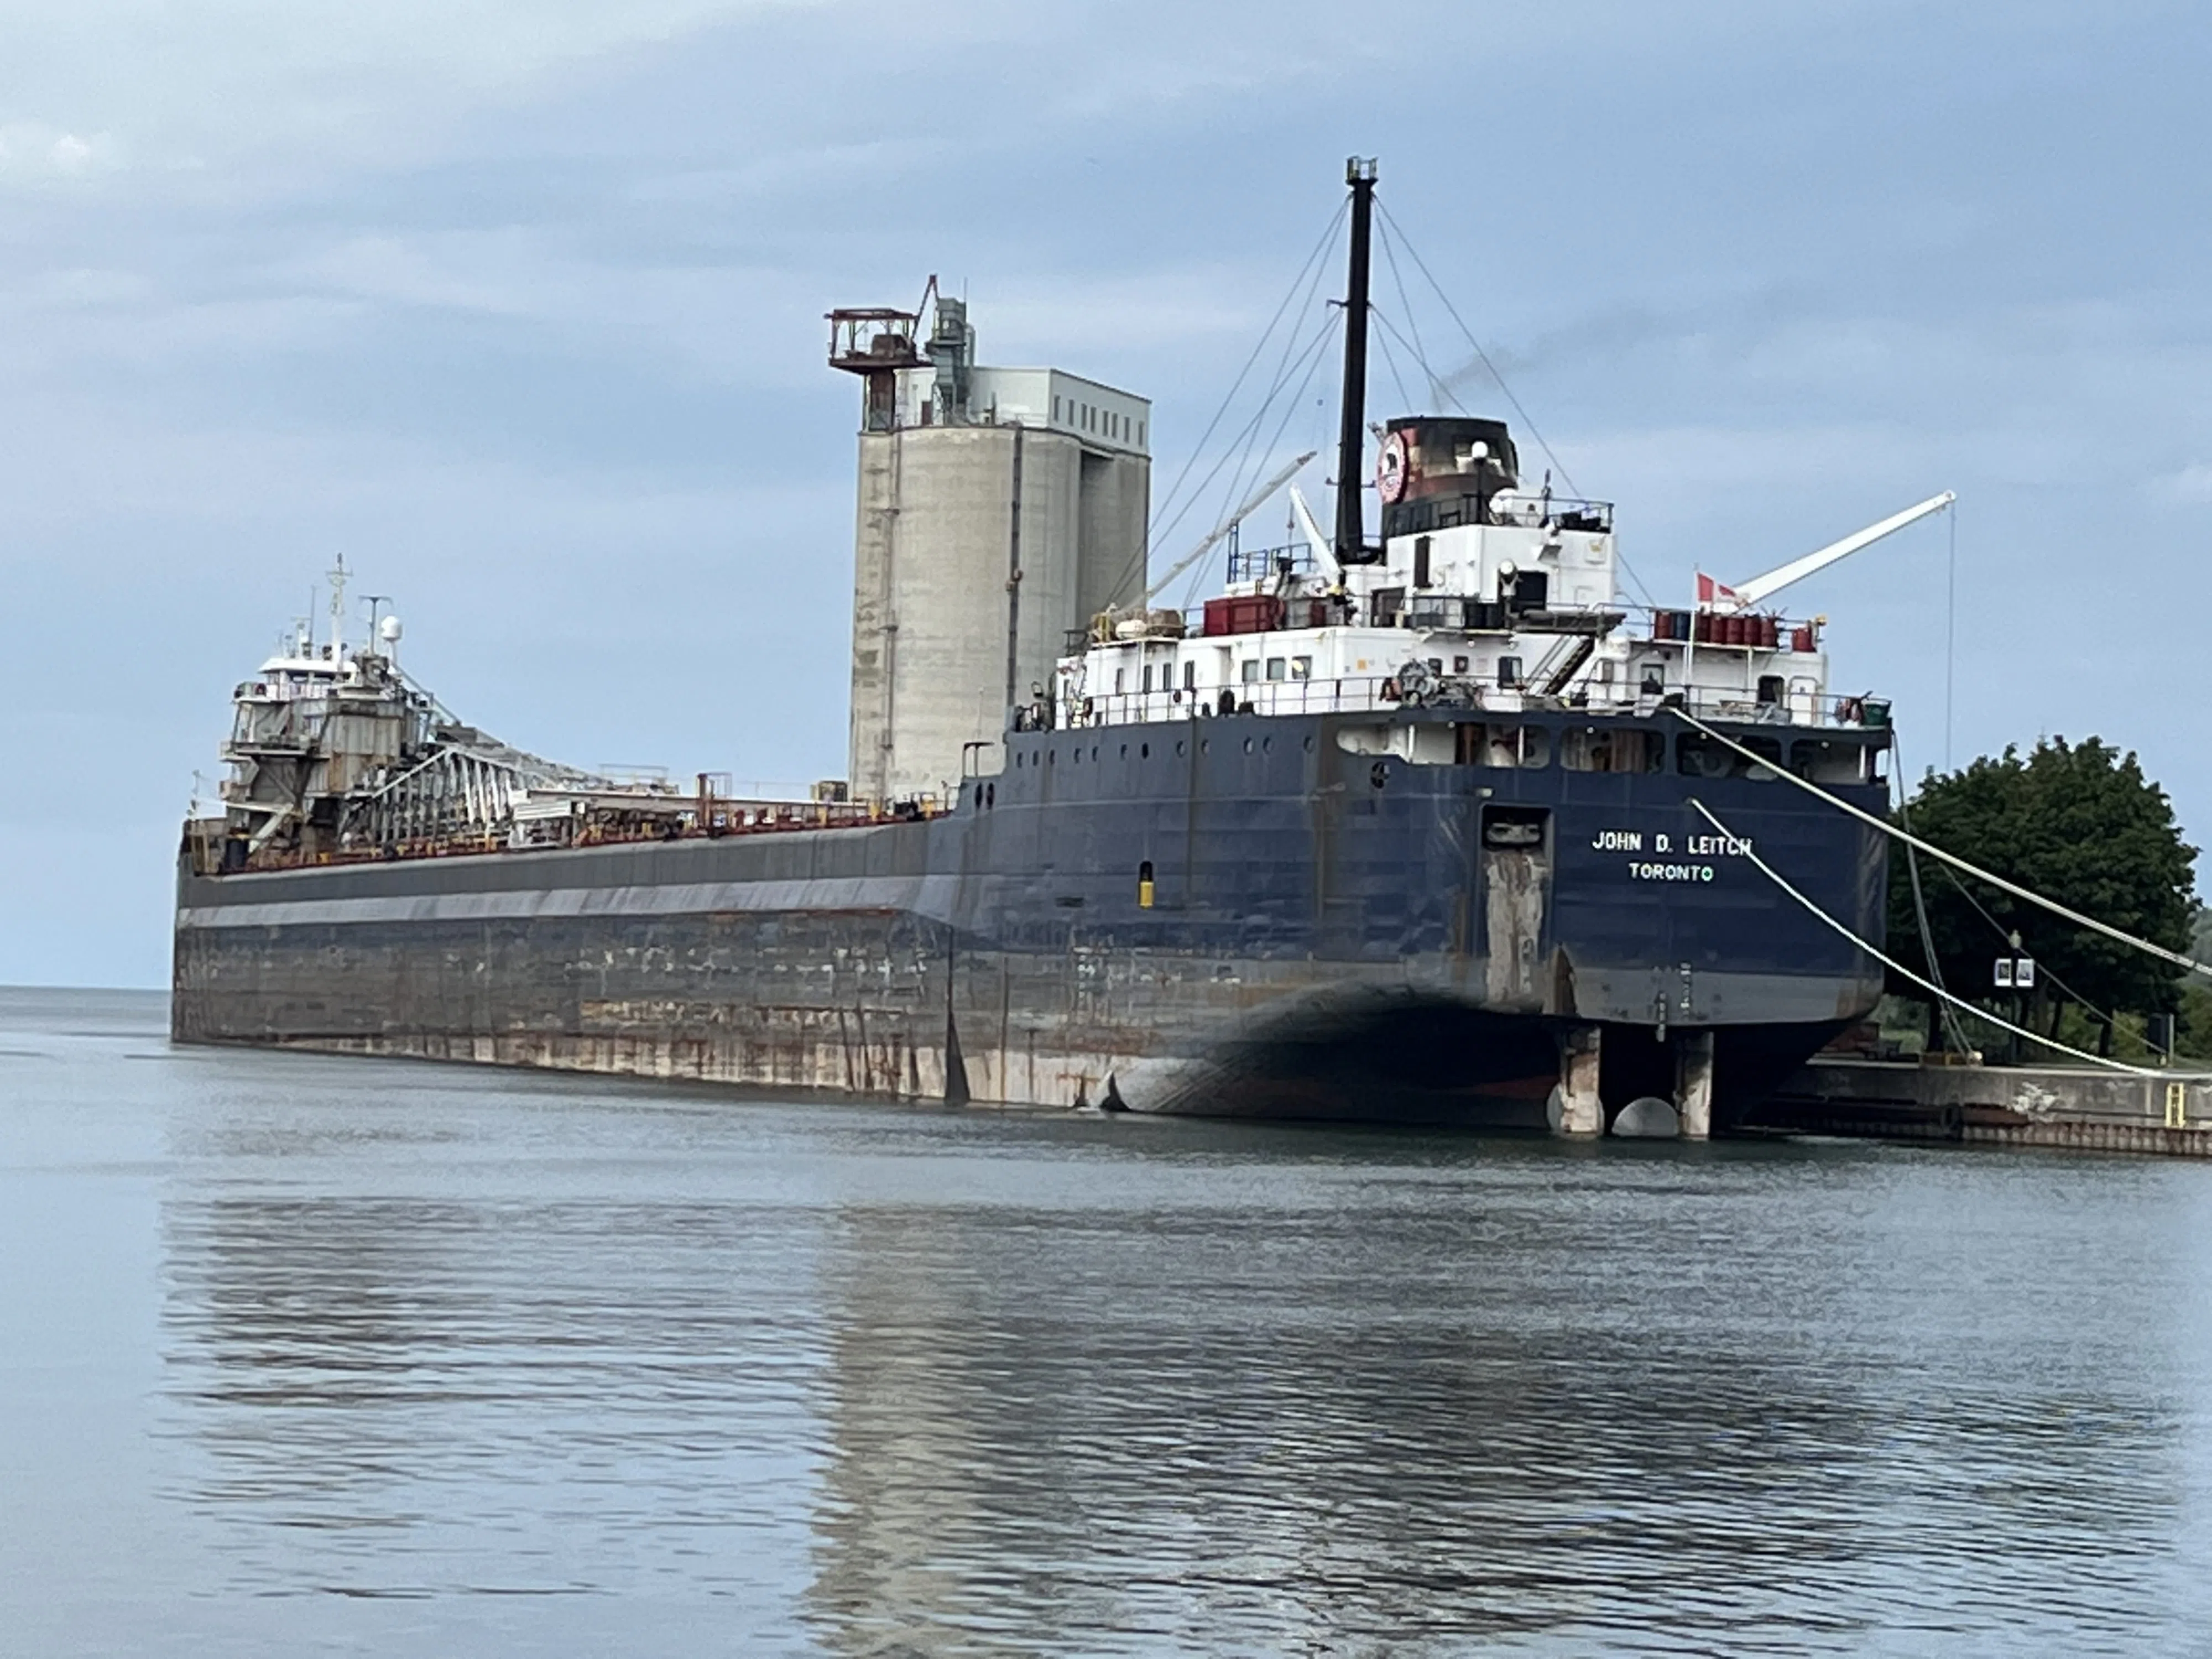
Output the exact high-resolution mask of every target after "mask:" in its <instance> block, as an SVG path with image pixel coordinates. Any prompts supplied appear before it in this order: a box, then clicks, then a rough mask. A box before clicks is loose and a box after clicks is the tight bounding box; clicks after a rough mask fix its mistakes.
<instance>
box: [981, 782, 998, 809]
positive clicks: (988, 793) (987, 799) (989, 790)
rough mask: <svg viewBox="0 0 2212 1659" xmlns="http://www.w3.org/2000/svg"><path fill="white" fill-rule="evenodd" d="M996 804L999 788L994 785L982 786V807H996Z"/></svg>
mask: <svg viewBox="0 0 2212 1659" xmlns="http://www.w3.org/2000/svg"><path fill="white" fill-rule="evenodd" d="M998 804H999V786H998V785H997V784H995V783H987V784H985V785H984V786H983V805H986V806H996V805H998Z"/></svg>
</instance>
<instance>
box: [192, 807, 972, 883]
mask: <svg viewBox="0 0 2212 1659" xmlns="http://www.w3.org/2000/svg"><path fill="white" fill-rule="evenodd" d="M951 810H952V809H951V804H950V803H949V802H948V801H946V800H945V799H943V798H942V797H940V796H939V795H937V794H934V793H927V794H920V795H913V796H906V797H902V798H899V799H891V800H843V801H799V800H775V801H743V800H725V799H720V797H716V796H708V797H707V798H705V799H697V798H686V799H683V800H682V802H681V810H679V811H635V812H625V813H623V814H620V815H619V816H617V817H609V816H604V815H594V814H592V813H589V812H586V813H582V814H579V815H576V816H574V817H533V818H527V819H517V820H515V821H514V822H513V823H509V824H507V825H503V826H501V827H498V828H495V829H479V828H476V827H473V826H471V827H467V828H457V829H454V830H453V831H452V832H449V833H441V834H422V835H414V836H404V837H396V838H394V839H392V840H390V841H386V842H373V841H367V840H362V841H358V842H352V843H349V844H346V845H343V846H339V847H336V848H315V849H312V850H310V849H306V848H264V849H262V850H261V851H259V852H258V853H256V854H253V855H252V857H251V858H250V859H248V860H246V863H245V865H244V866H243V867H244V868H245V869H246V870H248V871H268V870H295V869H303V868H317V867H320V866H328V865H351V864H385V863H392V862H394V861H404V860H417V859H444V858H477V857H484V856H488V855H494V854H501V853H525V852H543V851H546V850H549V849H554V848H577V847H616V846H623V845H629V844H632V843H639V842H678V841H694V840H719V839H720V838H722V837H724V836H760V835H780V834H788V833H790V832H793V831H796V830H802V829H866V828H869V827H871V826H878V825H883V824H889V823H920V822H923V821H926V820H927V819H930V818H933V817H940V816H942V815H943V814H945V813H946V812H948V811H951ZM203 873H211V872H208V871H203Z"/></svg>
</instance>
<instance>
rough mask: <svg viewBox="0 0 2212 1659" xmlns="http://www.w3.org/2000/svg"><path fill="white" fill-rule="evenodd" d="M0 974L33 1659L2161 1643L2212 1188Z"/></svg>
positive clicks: (4, 1411)
mask: <svg viewBox="0 0 2212 1659" xmlns="http://www.w3.org/2000/svg"><path fill="white" fill-rule="evenodd" d="M165 1020H166V1010H165V1006H164V1003H163V1000H162V999H161V998H160V997H159V996H156V995H144V994H123V993H83V992H74V993H72V992H20V991H19V992H0V1263H4V1266H0V1420H4V1422H5V1423H6V1425H7V1433H6V1434H5V1436H4V1437H0V1459H4V1463H5V1467H4V1470H0V1484H3V1485H4V1490H5V1492H6V1494H7V1501H6V1503H5V1504H4V1505H0V1632H6V1634H5V1636H4V1637H0V1648H4V1650H6V1651H8V1652H9V1653H21V1654H25V1655H50V1654H51V1655H62V1654H69V1655H88V1654H103V1653H114V1654H125V1653H129V1654H147V1653H201V1652H221V1653H224V1654H226V1655H233V1656H238V1655H264V1654H265V1655H286V1656H291V1655H300V1654H319V1653H364V1654H366V1653H402V1652H407V1653H439V1652H445V1653H467V1654H471V1655H477V1656H483V1655H509V1654H549V1655H550V1654H562V1655H568V1654H585V1653H622V1654H624V1655H663V1654H665V1655H686V1656H690V1655H698V1654H705V1653H717V1652H730V1653H738V1652H743V1653H763V1654H784V1653H788V1654H827V1655H847V1654H851V1655H862V1654H866V1655H907V1654H1006V1655H1016V1654H1022V1655H1027V1654H1069V1655H1073V1654H1084V1655H1091V1654H1116V1653H1127V1654H1159V1653H1188V1654H1255V1655H1256V1654H1269V1655H1272V1654H1362V1653H1381V1652H1386V1651H1387V1652H1390V1653H1394V1654H1395V1653H1413V1654H1457V1653H1466V1652H1508V1653H1510V1652H1530V1653H1601V1652H1603V1653H1614V1652H1640V1651H1650V1652H1683V1653H1691V1652H1697V1653H1705V1652H1729V1653H1762V1652H1771V1653H1800V1652H1806V1651H1814V1652H1838V1653H1845V1652H1849V1653H1857V1652H1881V1653H1905V1654H1913V1653H1929V1654H1938V1653H1940V1654H1952V1653H1969V1654H1979V1653H1986V1654H1992V1655H1995V1654H2016V1653H2022V1652H2044V1653H2062V1652H2063V1653H2068V1654H2091V1653H2112V1654H2145V1655H2149V1654H2171V1653H2176V1652H2182V1651H2190V1650H2203V1648H2204V1647H2205V1646H2206V1645H2207V1644H2212V1576H2208V1575H2207V1574H2206V1573H2205V1572H2204V1571H2203V1559H2204V1551H2205V1548H2206V1545H2207V1541H2208V1539H2212V1434H2208V1430H2209V1429H2212V1297H2209V1296H2208V1294H2207V1289H2206V1286H2207V1284H2208V1279H2212V1169H2208V1168H2207V1167H2206V1166H2205V1164H2203V1163H2201V1162H2198V1161H2196V1160H2190V1161H2187V1162H2180V1161H2175V1162H2166V1161H2160V1160H2154V1159H2147V1158H2137V1159H2126V1158H2101V1157H2096V1156H2090V1155H2081V1154H2062V1153H2041V1152H1960V1151H1950V1150H1923V1149H1907V1148H1898V1147H1887V1146H1875V1145H1867V1144H1813V1143H1805V1142H1798V1143H1790V1144H1727V1143H1722V1144H1716V1145H1713V1146H1709V1147H1697V1146H1679V1145H1675V1144H1673V1143H1640V1144H1629V1143H1620V1142H1613V1143H1607V1144H1602V1145H1598V1146H1565V1145H1559V1144H1553V1143H1551V1142H1547V1141H1543V1140H1532V1139H1499V1138H1480V1137H1455V1136H1437V1135H1431V1134H1418V1133H1383V1132H1368V1133H1341V1132H1335V1131H1328V1130H1318V1129H1310V1128H1309V1129H1303V1130H1300V1129H1288V1128H1271V1127H1265V1126H1252V1125H1230V1124H1210V1123H1205V1122H1196V1121H1133V1120H1128V1119H1112V1118H1102V1117H1097V1116H1085V1115H1066V1114H1009V1113H997V1112H982V1111H973V1112H965V1113H954V1112H943V1111H935V1110H917V1109H897V1108H887V1107H880V1106H870V1105H860V1104H821V1103H791V1102H779V1101H774V1100H762V1099H734V1098H731V1097H726V1096H723V1095H717V1094H712V1093H708V1092H703V1091H693V1090H689V1089H685V1088H682V1087H678V1086H652V1085H641V1084H625V1083H617V1082H611V1081H609V1080H607V1079H593V1078H572V1077H561V1076H550V1075H537V1074H516V1073H505V1072H499V1071H493V1070H489V1069H487V1070H473V1069H465V1068H460V1067H449V1066H434V1065H429V1064H424V1063H416V1062H407V1061H396V1060H337V1059H326V1058H320V1057H314V1056H307V1055H299V1054H282V1053H271V1052H245V1051H229V1050H223V1049H214V1048H200V1049H193V1048H171V1047H170V1046H169V1044H168V1043H167V1040H166V1038H165V1036H164V1035H163V1033H164V1030H165Z"/></svg>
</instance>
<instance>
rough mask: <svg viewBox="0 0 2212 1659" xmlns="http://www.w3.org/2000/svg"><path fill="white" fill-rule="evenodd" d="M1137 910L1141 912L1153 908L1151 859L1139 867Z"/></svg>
mask: <svg viewBox="0 0 2212 1659" xmlns="http://www.w3.org/2000/svg"><path fill="white" fill-rule="evenodd" d="M1137 908H1139V910H1149V909H1151V908H1152V860H1150V859H1146V860H1145V861H1144V862H1143V863H1142V864H1139V866H1137Z"/></svg>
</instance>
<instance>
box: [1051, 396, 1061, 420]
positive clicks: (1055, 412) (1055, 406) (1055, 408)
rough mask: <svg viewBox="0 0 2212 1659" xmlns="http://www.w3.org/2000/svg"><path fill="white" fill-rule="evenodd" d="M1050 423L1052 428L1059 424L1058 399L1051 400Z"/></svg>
mask: <svg viewBox="0 0 2212 1659" xmlns="http://www.w3.org/2000/svg"><path fill="white" fill-rule="evenodd" d="M1052 423H1053V424H1054V426H1058V425H1059V424H1060V399H1059V398H1054V399H1053V400H1052Z"/></svg>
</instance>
